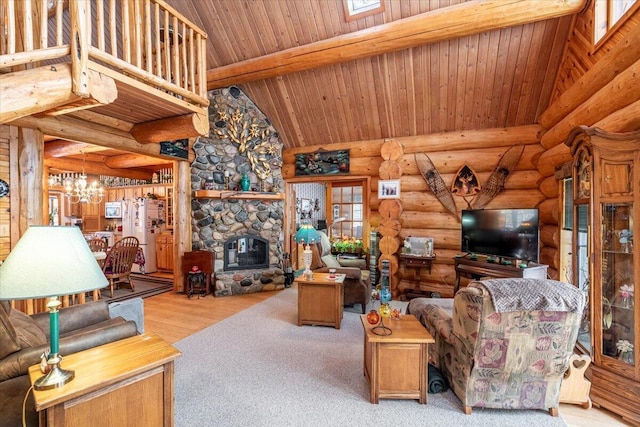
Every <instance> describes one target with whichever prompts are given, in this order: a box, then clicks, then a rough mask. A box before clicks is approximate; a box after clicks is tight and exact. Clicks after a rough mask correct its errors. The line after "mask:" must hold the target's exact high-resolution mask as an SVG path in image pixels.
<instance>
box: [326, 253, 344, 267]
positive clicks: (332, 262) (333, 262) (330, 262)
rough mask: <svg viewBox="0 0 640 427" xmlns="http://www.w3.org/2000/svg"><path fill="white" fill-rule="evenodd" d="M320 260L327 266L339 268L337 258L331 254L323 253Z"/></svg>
mask: <svg viewBox="0 0 640 427" xmlns="http://www.w3.org/2000/svg"><path fill="white" fill-rule="evenodd" d="M322 262H324V265H326V266H327V267H329V268H340V267H342V265H340V263H339V262H338V260H337V259H336V258H335V257H334V256H333V255H325V256H323V257H322Z"/></svg>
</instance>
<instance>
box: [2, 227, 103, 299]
mask: <svg viewBox="0 0 640 427" xmlns="http://www.w3.org/2000/svg"><path fill="white" fill-rule="evenodd" d="M108 284H109V282H108V281H107V278H106V277H105V275H104V273H103V272H102V269H101V268H100V266H99V265H98V263H97V262H96V259H95V257H94V256H93V254H92V253H91V250H90V249H89V245H88V244H87V242H86V241H85V239H84V237H83V236H82V233H81V232H80V229H79V228H78V227H49V226H31V227H29V229H28V230H27V231H26V232H25V233H24V235H23V236H22V237H21V238H20V240H19V241H18V243H17V244H16V246H15V247H14V248H13V250H12V251H11V252H10V253H9V256H7V259H6V260H5V261H4V263H3V264H2V265H0V300H8V299H29V298H45V297H52V296H58V295H70V294H78V293H81V292H88V291H92V290H94V289H100V288H103V287H105V286H107V285H108Z"/></svg>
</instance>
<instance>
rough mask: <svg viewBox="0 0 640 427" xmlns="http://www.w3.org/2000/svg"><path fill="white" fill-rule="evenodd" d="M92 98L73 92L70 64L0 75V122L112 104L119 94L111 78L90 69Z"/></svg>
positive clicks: (90, 94) (89, 78)
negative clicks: (0, 100)
mask: <svg viewBox="0 0 640 427" xmlns="http://www.w3.org/2000/svg"><path fill="white" fill-rule="evenodd" d="M88 80H89V88H88V90H89V97H87V98H82V97H80V96H78V95H75V94H74V93H73V92H72V91H71V81H72V79H71V67H70V65H69V64H56V65H50V66H46V67H40V68H35V69H31V70H24V71H17V72H14V73H8V74H3V75H0V93H2V102H1V103H0V123H7V122H9V121H11V120H15V119H18V118H20V117H25V116H29V115H32V114H37V113H45V112H51V114H62V113H65V112H69V111H75V110H78V109H85V108H91V107H95V106H98V105H105V104H110V103H112V102H113V101H115V99H116V98H117V96H118V90H117V88H116V83H115V81H114V80H113V79H112V78H111V77H107V76H105V75H102V74H100V73H98V72H96V71H93V70H89V73H88Z"/></svg>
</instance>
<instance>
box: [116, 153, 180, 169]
mask: <svg viewBox="0 0 640 427" xmlns="http://www.w3.org/2000/svg"><path fill="white" fill-rule="evenodd" d="M104 164H105V165H107V166H109V167H110V168H138V167H145V166H158V167H172V163H171V162H167V163H166V165H164V166H161V165H160V163H158V159H156V158H155V157H149V156H141V155H139V154H121V155H119V156H111V157H106V158H105V159H104Z"/></svg>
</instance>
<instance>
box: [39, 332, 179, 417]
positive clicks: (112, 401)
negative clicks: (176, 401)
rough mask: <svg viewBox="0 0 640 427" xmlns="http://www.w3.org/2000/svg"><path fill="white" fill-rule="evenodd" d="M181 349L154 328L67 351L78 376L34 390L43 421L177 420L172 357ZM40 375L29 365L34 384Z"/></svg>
mask: <svg viewBox="0 0 640 427" xmlns="http://www.w3.org/2000/svg"><path fill="white" fill-rule="evenodd" d="M178 356H180V352H179V351H178V350H176V349H175V348H174V347H172V346H171V345H170V344H169V343H167V342H166V341H164V340H162V339H161V338H160V337H159V336H158V335H156V334H144V335H137V336H134V337H131V338H127V339H124V340H120V341H115V342H112V343H109V344H105V345H102V346H99V347H95V348H92V349H89V350H85V351H81V352H79V353H75V354H70V355H68V356H64V358H63V359H62V368H63V369H70V370H74V371H75V378H74V379H73V380H72V381H71V382H69V383H67V384H65V385H64V386H62V387H60V388H55V389H51V390H43V391H34V392H33V395H34V400H35V406H36V411H38V412H39V419H40V426H41V427H43V426H47V427H58V426H60V427H62V426H71V425H73V426H92V427H102V426H105V427H106V426H125V425H131V422H132V421H134V420H135V425H136V426H149V427H155V426H165V427H166V426H173V363H174V360H175V359H176V358H177V357H178ZM41 376H42V373H41V372H40V365H34V366H32V367H30V368H29V378H30V380H31V384H33V383H34V382H35V380H37V379H38V378H40V377H41Z"/></svg>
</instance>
